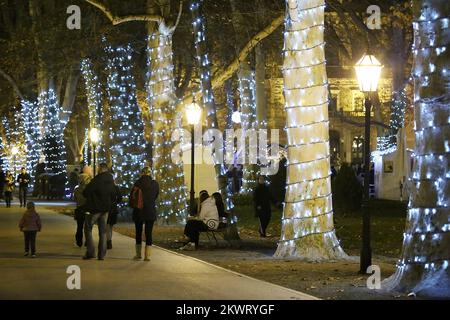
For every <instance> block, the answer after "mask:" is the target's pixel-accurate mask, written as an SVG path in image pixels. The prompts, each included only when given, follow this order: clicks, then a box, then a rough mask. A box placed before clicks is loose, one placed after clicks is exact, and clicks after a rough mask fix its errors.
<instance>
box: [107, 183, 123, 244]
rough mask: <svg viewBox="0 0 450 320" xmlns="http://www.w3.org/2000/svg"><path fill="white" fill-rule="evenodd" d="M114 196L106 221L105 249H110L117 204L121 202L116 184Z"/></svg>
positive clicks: (115, 221)
mask: <svg viewBox="0 0 450 320" xmlns="http://www.w3.org/2000/svg"><path fill="white" fill-rule="evenodd" d="M114 191H115V192H114V197H113V199H112V206H111V210H110V211H109V214H108V220H107V222H106V237H107V242H106V249H108V250H110V249H112V235H113V229H114V225H115V224H116V223H117V215H118V214H119V205H120V203H121V202H122V194H121V193H120V188H119V186H118V185H115V188H114Z"/></svg>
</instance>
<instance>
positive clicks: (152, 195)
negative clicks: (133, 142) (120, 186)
mask: <svg viewBox="0 0 450 320" xmlns="http://www.w3.org/2000/svg"><path fill="white" fill-rule="evenodd" d="M158 195H159V184H158V182H156V181H155V180H154V179H153V178H152V177H151V170H150V167H144V168H143V169H142V173H141V177H140V178H139V179H138V180H137V181H136V183H135V184H134V186H133V188H132V190H131V194H130V206H131V207H132V208H133V221H134V225H135V228H136V255H135V257H134V260H141V259H142V231H143V229H144V226H145V252H144V254H145V256H144V261H150V255H151V247H152V242H153V238H152V233H153V224H154V223H155V221H156V198H158Z"/></svg>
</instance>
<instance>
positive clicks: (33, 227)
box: [19, 210, 42, 231]
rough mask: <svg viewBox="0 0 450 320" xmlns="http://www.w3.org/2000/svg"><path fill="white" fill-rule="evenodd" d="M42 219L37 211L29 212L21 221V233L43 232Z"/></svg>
mask: <svg viewBox="0 0 450 320" xmlns="http://www.w3.org/2000/svg"><path fill="white" fill-rule="evenodd" d="M41 227H42V225H41V218H40V217H39V214H38V213H37V212H36V210H27V211H25V213H24V214H23V216H22V219H20V222H19V228H20V230H21V231H41Z"/></svg>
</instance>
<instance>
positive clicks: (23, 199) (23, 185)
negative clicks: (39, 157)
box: [17, 167, 31, 208]
mask: <svg viewBox="0 0 450 320" xmlns="http://www.w3.org/2000/svg"><path fill="white" fill-rule="evenodd" d="M30 180H31V177H30V175H29V174H28V173H27V170H26V169H25V168H23V167H22V169H21V170H20V174H19V175H18V176H17V182H18V183H19V201H20V207H22V206H23V207H24V208H25V207H26V206H27V193H28V184H29V183H30Z"/></svg>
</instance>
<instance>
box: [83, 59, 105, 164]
mask: <svg viewBox="0 0 450 320" xmlns="http://www.w3.org/2000/svg"><path fill="white" fill-rule="evenodd" d="M81 73H82V75H83V78H84V85H85V91H86V99H87V104H88V111H89V130H90V129H92V128H97V129H98V130H100V132H102V133H103V131H104V129H105V128H104V123H103V110H102V89H101V85H100V82H99V80H98V77H97V75H96V74H95V72H94V66H93V64H92V61H91V59H89V58H87V59H84V60H82V61H81ZM88 146H89V144H86V143H85V145H84V148H85V150H86V149H88ZM96 150H97V155H96V157H97V161H98V163H101V162H105V161H106V157H105V144H104V141H102V139H100V141H99V145H98V146H97V147H96Z"/></svg>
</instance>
